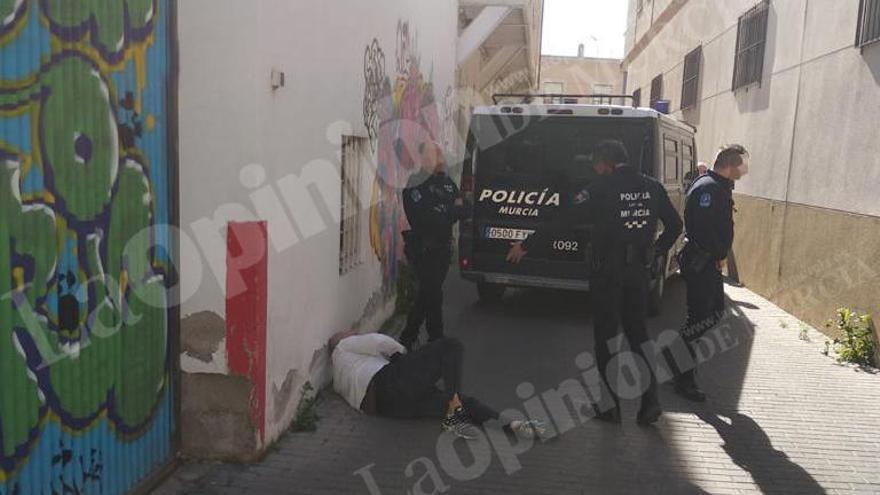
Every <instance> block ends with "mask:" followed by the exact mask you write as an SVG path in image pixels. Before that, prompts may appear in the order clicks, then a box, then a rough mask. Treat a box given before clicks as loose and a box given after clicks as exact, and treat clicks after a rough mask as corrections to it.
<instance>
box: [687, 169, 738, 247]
mask: <svg viewBox="0 0 880 495" xmlns="http://www.w3.org/2000/svg"><path fill="white" fill-rule="evenodd" d="M684 223H685V229H686V230H687V237H688V242H691V243H695V244H696V246H697V247H698V248H699V249H701V250H703V251H705V252H707V253H708V254H709V255H710V256H711V257H712V259H714V260H715V261H720V260H723V259H724V258H727V254H728V253H729V252H730V248H731V246H733V181H731V180H730V179H726V178H724V177H722V176H720V175H718V174H717V173H715V172H714V171H709V173H708V174H706V175H704V176H702V177H700V178H699V179H697V181H696V182H694V184H693V185H692V186H691V188H690V190H689V191H688V194H687V204H686V206H685V210H684Z"/></svg>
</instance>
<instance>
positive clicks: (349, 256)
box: [339, 136, 367, 275]
mask: <svg viewBox="0 0 880 495" xmlns="http://www.w3.org/2000/svg"><path fill="white" fill-rule="evenodd" d="M366 149H367V145H366V138H362V137H357V136H342V216H341V218H342V221H341V223H340V224H339V274H340V275H345V274H346V273H348V272H350V271H351V270H353V269H354V268H355V267H357V266H358V265H359V264H360V263H361V261H362V256H361V219H362V217H363V213H362V212H361V208H360V204H361V197H360V195H361V187H360V184H361V162H362V161H363V160H362V159H363V154H364V153H365V151H366Z"/></svg>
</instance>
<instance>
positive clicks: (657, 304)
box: [648, 258, 666, 317]
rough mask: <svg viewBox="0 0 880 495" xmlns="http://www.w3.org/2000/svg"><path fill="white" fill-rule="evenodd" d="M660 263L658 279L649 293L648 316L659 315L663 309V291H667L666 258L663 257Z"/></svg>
mask: <svg viewBox="0 0 880 495" xmlns="http://www.w3.org/2000/svg"><path fill="white" fill-rule="evenodd" d="M658 263H660V267H659V269H658V270H657V272H658V273H657V279H656V280H655V281H654V287H653V288H652V289H651V292H650V293H648V316H651V317H653V316H659V315H660V313H661V312H662V310H663V293H664V292H665V291H666V266H665V265H666V260H664V259H663V258H661V259H660V260H659V261H658Z"/></svg>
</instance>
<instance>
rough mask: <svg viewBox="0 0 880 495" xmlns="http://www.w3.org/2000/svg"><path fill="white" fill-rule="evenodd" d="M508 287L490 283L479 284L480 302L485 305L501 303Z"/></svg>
mask: <svg viewBox="0 0 880 495" xmlns="http://www.w3.org/2000/svg"><path fill="white" fill-rule="evenodd" d="M506 290H507V287H505V286H503V285H499V284H490V283H488V282H477V294H478V295H479V297H480V302H481V303H484V304H495V303H499V302H501V298H502V297H504V292H505V291H506Z"/></svg>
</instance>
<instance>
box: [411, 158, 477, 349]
mask: <svg viewBox="0 0 880 495" xmlns="http://www.w3.org/2000/svg"><path fill="white" fill-rule="evenodd" d="M459 198H461V193H460V192H459V190H458V186H456V185H455V183H454V182H453V181H452V180H451V179H450V178H449V177H448V176H447V175H446V174H445V173H435V174H430V175H429V174H425V173H418V174H414V175H413V177H412V178H410V181H409V184H408V185H407V187H406V188H405V189H404V190H403V208H404V211H405V213H406V218H407V220H408V221H409V224H410V228H411V230H409V231H407V232H404V241H405V243H406V244H405V248H404V250H405V254H406V258H407V261H409V264H410V267H411V268H412V269H413V271H414V272H415V276H416V279H417V281H418V287H417V294H416V300H415V303H414V305H413V307H412V309H411V310H410V313H409V315H408V316H407V322H406V328H405V329H404V331H403V333H402V334H401V337H400V342H401V344H403V345H404V346H405V347H406V348H407V349H410V348H412V345H413V343H414V342H415V341H416V339H417V338H418V335H419V328H420V327H421V326H422V323H423V322H425V321H426V320H427V324H426V326H427V330H428V339H429V340H436V339H439V338H441V337H442V336H443V310H442V307H443V282H444V281H445V280H446V275H447V273H448V272H449V263H450V261H451V256H452V226H453V225H454V224H455V222H457V221H459V220H460V219H461V218H463V216H464V213H465V209H464V208H463V207H461V206H456V205H455V202H456V200H458V199H459Z"/></svg>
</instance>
